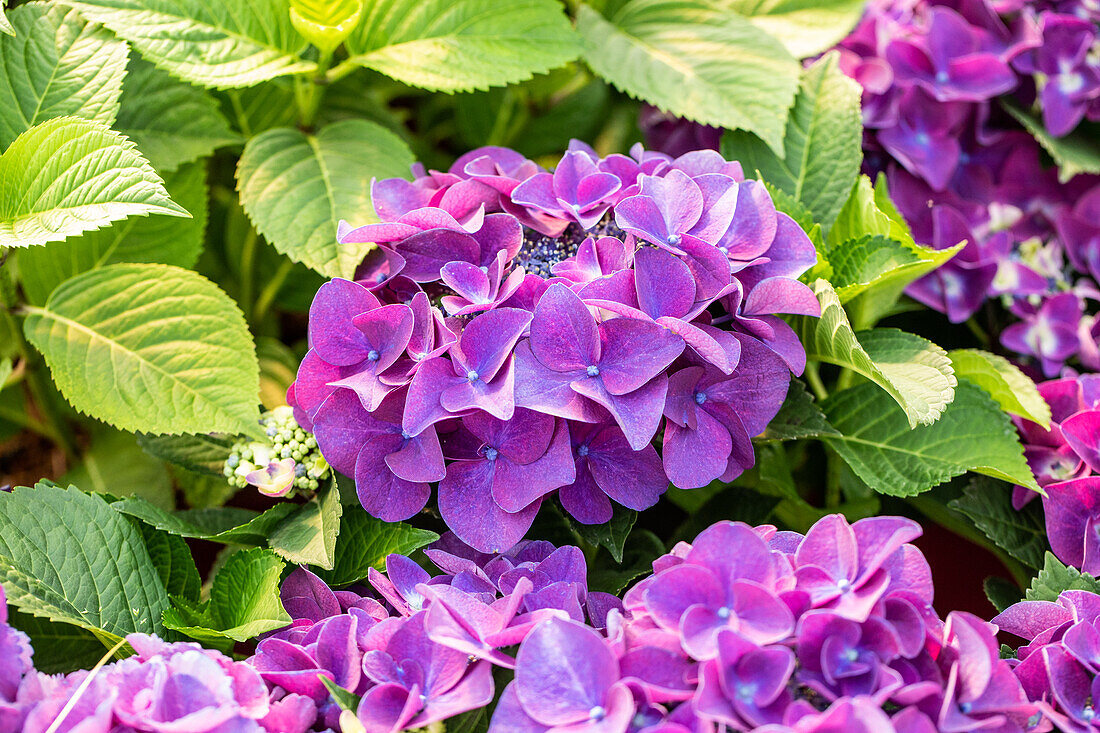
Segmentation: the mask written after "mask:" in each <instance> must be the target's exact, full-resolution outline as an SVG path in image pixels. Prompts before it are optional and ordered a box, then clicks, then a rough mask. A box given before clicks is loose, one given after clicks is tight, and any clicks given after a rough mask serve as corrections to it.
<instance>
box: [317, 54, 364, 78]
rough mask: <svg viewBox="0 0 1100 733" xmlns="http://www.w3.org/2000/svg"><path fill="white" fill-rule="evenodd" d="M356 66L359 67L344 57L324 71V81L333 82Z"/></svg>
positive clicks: (353, 69)
mask: <svg viewBox="0 0 1100 733" xmlns="http://www.w3.org/2000/svg"><path fill="white" fill-rule="evenodd" d="M358 68H360V67H359V64H357V63H355V62H354V61H352V60H351V59H344V60H343V61H341V62H340V63H338V64H336V66H333V67H332V68H331V69H329V70H328V71H327V72H326V73H325V75H324V76H325V81H326V82H328V83H329V84H335V83H336V82H338V81H340V80H341V79H343V78H344V77H345V76H347V75H348V74H350V73H352V72H353V71H355V70H356V69H358Z"/></svg>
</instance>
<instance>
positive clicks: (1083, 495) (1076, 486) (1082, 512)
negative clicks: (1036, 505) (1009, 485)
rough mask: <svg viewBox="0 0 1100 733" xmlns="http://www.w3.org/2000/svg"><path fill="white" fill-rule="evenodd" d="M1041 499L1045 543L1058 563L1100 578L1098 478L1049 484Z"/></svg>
mask: <svg viewBox="0 0 1100 733" xmlns="http://www.w3.org/2000/svg"><path fill="white" fill-rule="evenodd" d="M1046 494H1047V495H1046V496H1044V497H1043V513H1044V514H1045V515H1046V528H1047V539H1048V540H1049V541H1050V547H1051V549H1052V550H1053V551H1054V554H1055V555H1056V556H1057V557H1058V559H1059V560H1061V561H1062V562H1064V563H1066V564H1067V565H1073V566H1074V567H1077V568H1080V569H1081V570H1082V571H1084V572H1086V573H1089V574H1090V575H1091V574H1100V501H1098V500H1100V477H1097V476H1084V477H1082V478H1077V479H1073V480H1070V481H1062V482H1060V483H1056V484H1049V485H1048V486H1047V487H1046Z"/></svg>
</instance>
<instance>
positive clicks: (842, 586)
mask: <svg viewBox="0 0 1100 733" xmlns="http://www.w3.org/2000/svg"><path fill="white" fill-rule="evenodd" d="M836 588H837V590H839V591H840V592H841V593H847V592H848V591H850V590H851V589H852V581H850V580H848V579H847V578H841V579H840V580H838V581H837V582H836Z"/></svg>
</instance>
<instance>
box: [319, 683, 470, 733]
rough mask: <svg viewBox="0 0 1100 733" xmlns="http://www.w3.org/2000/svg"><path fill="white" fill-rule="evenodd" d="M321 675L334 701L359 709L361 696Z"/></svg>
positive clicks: (340, 705)
mask: <svg viewBox="0 0 1100 733" xmlns="http://www.w3.org/2000/svg"><path fill="white" fill-rule="evenodd" d="M320 677H321V684H322V685H324V686H325V689H326V690H328V691H329V694H330V695H332V701H333V702H335V703H336V705H337V706H338V707H339V708H340V709H341V710H349V711H351V712H353V713H354V712H356V711H357V710H359V701H360V700H361V699H362V698H361V697H359V696H358V695H356V694H355V693H354V692H351V691H350V690H345V689H344V688H343V687H340V686H339V685H338V684H336V683H335V682H333V681H332V680H331V679H329V678H328V677H325V676H324V675H321V676H320ZM447 730H451V728H450V726H447Z"/></svg>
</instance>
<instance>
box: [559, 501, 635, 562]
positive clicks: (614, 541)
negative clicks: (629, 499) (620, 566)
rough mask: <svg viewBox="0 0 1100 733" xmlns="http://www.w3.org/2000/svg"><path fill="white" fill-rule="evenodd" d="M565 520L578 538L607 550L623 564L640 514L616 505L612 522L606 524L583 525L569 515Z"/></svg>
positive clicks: (616, 560)
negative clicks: (632, 530)
mask: <svg viewBox="0 0 1100 733" xmlns="http://www.w3.org/2000/svg"><path fill="white" fill-rule="evenodd" d="M565 519H566V521H567V522H568V523H569V526H570V527H571V528H572V530H573V531H574V532H575V533H576V534H577V536H578V537H580V538H581V539H582V540H584V541H585V542H587V543H588V544H590V545H595V546H596V547H603V548H605V549H607V551H608V552H609V553H611V557H612V558H613V559H614V560H615V562H617V563H621V562H622V561H623V545H625V544H626V538H627V537H628V536H629V535H630V530H631V529H632V528H633V527H634V522H636V521H637V520H638V512H636V511H634V510H633V509H627V508H625V507H622V506H619V505H618V504H616V505H615V513H614V515H613V516H612V517H611V521H610V522H605V523H604V524H582V523H580V522H578V521H577V520H575V519H573V517H571V516H569V515H566V518H565Z"/></svg>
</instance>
